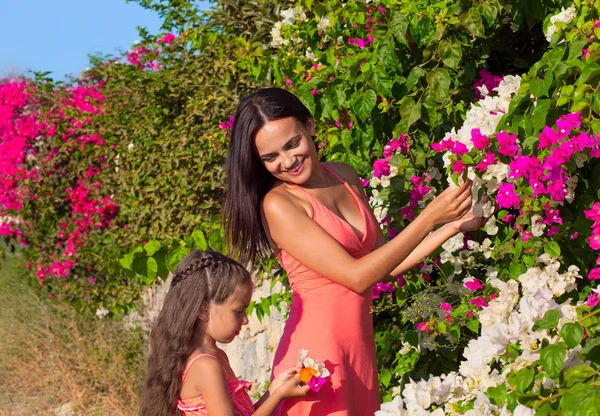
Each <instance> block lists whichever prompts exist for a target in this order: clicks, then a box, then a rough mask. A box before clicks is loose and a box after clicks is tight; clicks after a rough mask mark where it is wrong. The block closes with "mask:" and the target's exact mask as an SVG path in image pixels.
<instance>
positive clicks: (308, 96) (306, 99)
mask: <svg viewBox="0 0 600 416" xmlns="http://www.w3.org/2000/svg"><path fill="white" fill-rule="evenodd" d="M298 98H299V99H300V101H302V104H304V105H305V106H306V108H308V111H310V113H311V114H314V113H315V108H316V106H315V97H314V96H313V95H312V92H311V91H310V90H305V91H301V92H298Z"/></svg>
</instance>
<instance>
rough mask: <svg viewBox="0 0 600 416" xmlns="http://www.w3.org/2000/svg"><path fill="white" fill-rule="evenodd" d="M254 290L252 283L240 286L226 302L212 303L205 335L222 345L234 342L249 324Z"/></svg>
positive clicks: (209, 308)
mask: <svg viewBox="0 0 600 416" xmlns="http://www.w3.org/2000/svg"><path fill="white" fill-rule="evenodd" d="M252 289H253V286H252V284H251V283H244V284H239V285H237V286H236V288H235V290H234V291H233V293H232V294H231V295H230V296H229V297H228V298H227V299H225V302H223V303H221V304H215V303H210V304H209V305H208V322H207V323H206V329H205V333H206V334H207V335H208V336H210V337H211V338H212V339H213V340H215V341H216V342H220V343H222V344H227V343H230V342H231V341H233V339H234V338H235V337H236V336H237V335H239V333H240V330H241V329H242V326H244V325H246V324H247V323H248V317H247V316H246V309H248V306H249V305H250V300H251V298H252Z"/></svg>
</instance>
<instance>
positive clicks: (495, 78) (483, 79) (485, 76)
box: [473, 69, 503, 100]
mask: <svg viewBox="0 0 600 416" xmlns="http://www.w3.org/2000/svg"><path fill="white" fill-rule="evenodd" d="M502 78H503V77H502V75H494V74H492V73H491V72H489V71H488V70H487V69H482V70H481V71H479V79H478V80H477V81H475V83H474V84H473V89H474V90H475V97H477V99H479V100H481V99H482V98H483V97H484V96H483V94H481V91H480V88H481V87H482V86H485V88H486V89H487V90H488V94H492V92H493V90H494V88H496V87H497V86H498V85H500V81H502Z"/></svg>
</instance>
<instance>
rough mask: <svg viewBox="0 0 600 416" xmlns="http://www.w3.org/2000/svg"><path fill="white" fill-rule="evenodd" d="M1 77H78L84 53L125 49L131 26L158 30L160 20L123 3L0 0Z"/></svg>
mask: <svg viewBox="0 0 600 416" xmlns="http://www.w3.org/2000/svg"><path fill="white" fill-rule="evenodd" d="M0 4H1V5H0V39H3V42H2V46H1V47H0V77H3V76H10V75H13V76H14V75H19V74H24V73H26V72H27V70H29V69H31V70H36V71H52V77H53V78H54V79H65V77H64V75H65V74H67V73H69V74H71V73H72V74H78V73H79V72H81V70H82V69H83V68H85V67H86V66H88V62H89V60H88V54H94V53H97V52H101V53H115V52H117V51H118V50H119V49H122V50H127V49H129V48H130V47H131V44H132V42H133V41H135V40H137V39H138V34H137V33H138V32H137V30H136V26H142V27H146V28H148V30H149V31H150V33H158V32H159V30H160V25H161V20H160V17H159V16H158V15H157V14H155V13H154V12H151V11H148V10H146V9H144V8H142V7H141V6H139V5H138V4H137V3H126V2H125V0H0Z"/></svg>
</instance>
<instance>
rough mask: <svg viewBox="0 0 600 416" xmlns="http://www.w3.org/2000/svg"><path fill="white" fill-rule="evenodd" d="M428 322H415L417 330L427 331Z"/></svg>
mask: <svg viewBox="0 0 600 416" xmlns="http://www.w3.org/2000/svg"><path fill="white" fill-rule="evenodd" d="M428 325H429V322H419V323H418V324H417V331H421V332H429V326H428Z"/></svg>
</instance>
